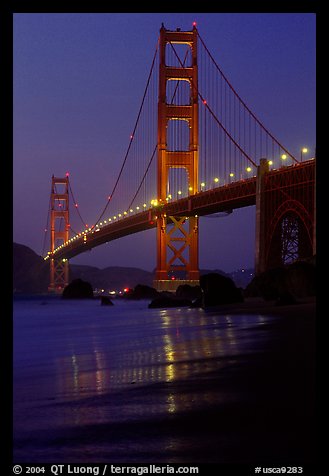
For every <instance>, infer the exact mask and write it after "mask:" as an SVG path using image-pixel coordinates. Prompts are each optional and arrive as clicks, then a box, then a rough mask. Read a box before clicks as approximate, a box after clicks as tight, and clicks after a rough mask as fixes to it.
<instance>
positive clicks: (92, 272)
mask: <svg viewBox="0 0 329 476" xmlns="http://www.w3.org/2000/svg"><path fill="white" fill-rule="evenodd" d="M245 271H246V272H244V273H241V272H239V271H235V272H234V273H225V272H224V271H222V270H220V269H215V270H214V269H212V270H209V269H204V270H200V274H208V273H219V274H222V275H223V276H229V277H231V278H232V279H233V281H234V282H235V283H236V285H237V286H241V287H245V285H246V284H248V282H249V281H250V280H251V277H250V276H251V274H250V272H251V271H252V270H245ZM247 271H248V272H247ZM247 277H248V278H249V279H247V281H246V282H242V281H240V279H242V278H243V279H245V278H247ZM73 279H82V280H83V281H88V282H89V283H90V284H91V285H92V287H93V289H96V288H97V289H114V290H119V289H124V288H134V287H135V286H137V284H144V285H146V286H153V279H154V272H151V271H145V270H143V269H140V268H132V267H121V266H109V267H107V268H103V269H100V268H97V267H95V266H85V265H77V264H70V282H71V281H72V280H73ZM48 284H49V263H48V262H46V261H44V259H43V258H42V257H41V256H39V255H37V254H36V253H35V252H34V251H33V250H31V248H29V247H28V246H25V245H22V244H19V243H13V290H14V292H16V293H32V294H33V293H46V292H47V290H48Z"/></svg>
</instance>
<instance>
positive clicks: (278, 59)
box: [13, 13, 316, 272]
mask: <svg viewBox="0 0 329 476" xmlns="http://www.w3.org/2000/svg"><path fill="white" fill-rule="evenodd" d="M194 21H196V22H197V28H198V30H199V33H200V35H201V37H202V39H203V40H204V42H205V44H206V45H207V47H208V49H209V51H210V52H211V54H212V55H213V57H214V58H215V59H216V61H217V63H218V64H219V65H220V67H221V69H222V70H223V72H224V73H225V75H226V76H227V78H228V79H229V81H230V82H231V84H232V85H233V86H234V88H235V90H236V91H237V92H238V93H239V95H240V96H241V97H242V99H243V100H244V101H245V102H246V104H247V105H248V106H249V108H250V109H251V110H252V111H253V112H254V113H255V114H256V116H257V117H258V118H259V119H260V120H261V121H262V123H263V124H264V125H265V126H266V128H267V129H268V130H270V131H271V133H272V134H273V135H274V136H275V137H276V138H277V139H278V140H279V141H280V142H281V143H282V144H283V145H284V146H285V147H286V148H287V149H288V150H289V151H291V152H292V153H293V154H294V155H295V157H297V158H299V157H300V150H301V147H307V148H308V150H309V152H308V153H307V154H305V158H311V157H314V155H315V148H316V143H315V138H316V122H315V113H316V111H315V90H316V72H315V71H316V41H315V40H316V16H315V14H313V13H133V14H131V13H81V14H80V13H71V14H66V13H48V14H46V13H41V14H38V13H26V14H24V13H17V14H14V38H13V47H14V58H13V66H14V157H13V174H14V183H13V186H14V188H13V192H14V196H13V212H14V216H13V225H14V228H13V238H14V241H15V242H17V243H21V244H24V245H27V246H29V247H31V248H32V249H33V250H34V251H35V252H36V253H37V254H39V255H41V254H42V250H43V241H44V229H45V225H46V220H47V212H48V207H49V196H50V186H51V176H52V175H53V174H54V175H55V176H58V177H64V176H65V173H66V172H69V173H70V180H71V185H72V189H73V192H74V194H75V198H76V200H77V201H78V203H79V207H80V208H79V209H80V210H81V213H82V214H83V216H84V217H86V221H88V222H90V223H93V222H94V221H95V220H96V219H97V217H98V216H99V215H100V213H101V211H102V210H103V208H104V205H105V204H106V201H107V197H108V195H109V193H110V192H111V190H112V187H113V184H114V182H115V180H116V177H117V174H118V172H119V170H120V167H121V164H122V160H123V158H124V155H125V153H126V150H127V146H128V143H129V137H130V134H131V131H132V129H133V127H134V124H135V121H136V117H137V113H138V109H139V106H140V103H141V99H142V96H143V92H144V88H145V85H146V81H147V76H148V73H149V69H150V65H151V62H152V58H153V54H154V51H155V47H156V43H157V39H158V36H159V30H160V27H161V23H162V22H163V23H164V25H165V27H166V28H168V29H176V28H177V27H179V28H181V29H182V30H191V29H192V23H193V22H194ZM72 214H73V212H72ZM72 220H73V215H72ZM199 229H200V268H203V269H215V268H217V269H222V270H224V271H226V272H230V271H234V270H236V269H239V268H247V267H253V266H254V239H255V238H254V236H255V208H254V207H248V208H245V209H241V210H235V211H234V212H233V213H232V214H231V215H229V216H226V217H217V218H211V217H201V218H200V227H199ZM48 249H49V235H48V241H47V247H46V250H45V251H46V252H47V250H48ZM155 252H156V242H155V230H150V231H146V232H142V233H139V234H136V235H132V236H130V237H126V238H123V239H120V240H117V241H113V242H110V243H109V244H105V245H102V246H99V247H98V248H94V249H93V250H92V251H90V252H86V253H83V254H82V255H80V256H78V257H76V258H73V259H72V260H71V263H75V264H88V265H93V266H97V267H100V268H105V267H107V266H133V267H140V268H143V269H146V270H150V271H151V270H153V269H154V267H155V259H156V256H155Z"/></svg>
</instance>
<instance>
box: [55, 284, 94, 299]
mask: <svg viewBox="0 0 329 476" xmlns="http://www.w3.org/2000/svg"><path fill="white" fill-rule="evenodd" d="M93 297H94V293H93V288H92V287H91V284H90V283H88V282H87V281H83V280H82V279H74V280H73V281H71V283H70V284H68V285H67V286H66V287H65V288H64V290H63V294H62V298H63V299H93Z"/></svg>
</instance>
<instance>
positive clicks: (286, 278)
mask: <svg viewBox="0 0 329 476" xmlns="http://www.w3.org/2000/svg"><path fill="white" fill-rule="evenodd" d="M245 296H246V297H262V298H263V299H264V300H265V301H271V300H278V302H281V303H282V302H285V301H288V300H290V301H291V302H293V300H294V299H296V298H302V297H308V296H315V264H314V262H308V261H296V262H295V263H292V264H289V265H286V266H282V267H279V268H273V269H269V270H267V271H265V272H264V273H261V274H259V275H258V276H255V277H254V279H253V280H252V281H251V283H250V284H249V285H248V286H247V287H246V289H245ZM288 296H290V298H289V299H288Z"/></svg>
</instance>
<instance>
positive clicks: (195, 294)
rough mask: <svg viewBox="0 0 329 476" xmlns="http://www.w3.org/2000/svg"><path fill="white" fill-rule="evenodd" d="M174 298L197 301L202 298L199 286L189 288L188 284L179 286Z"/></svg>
mask: <svg viewBox="0 0 329 476" xmlns="http://www.w3.org/2000/svg"><path fill="white" fill-rule="evenodd" d="M176 296H177V297H179V298H184V299H190V300H192V301H193V300H194V299H198V298H201V296H202V290H201V288H200V286H190V285H189V284H181V285H180V286H178V288H177V289H176Z"/></svg>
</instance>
